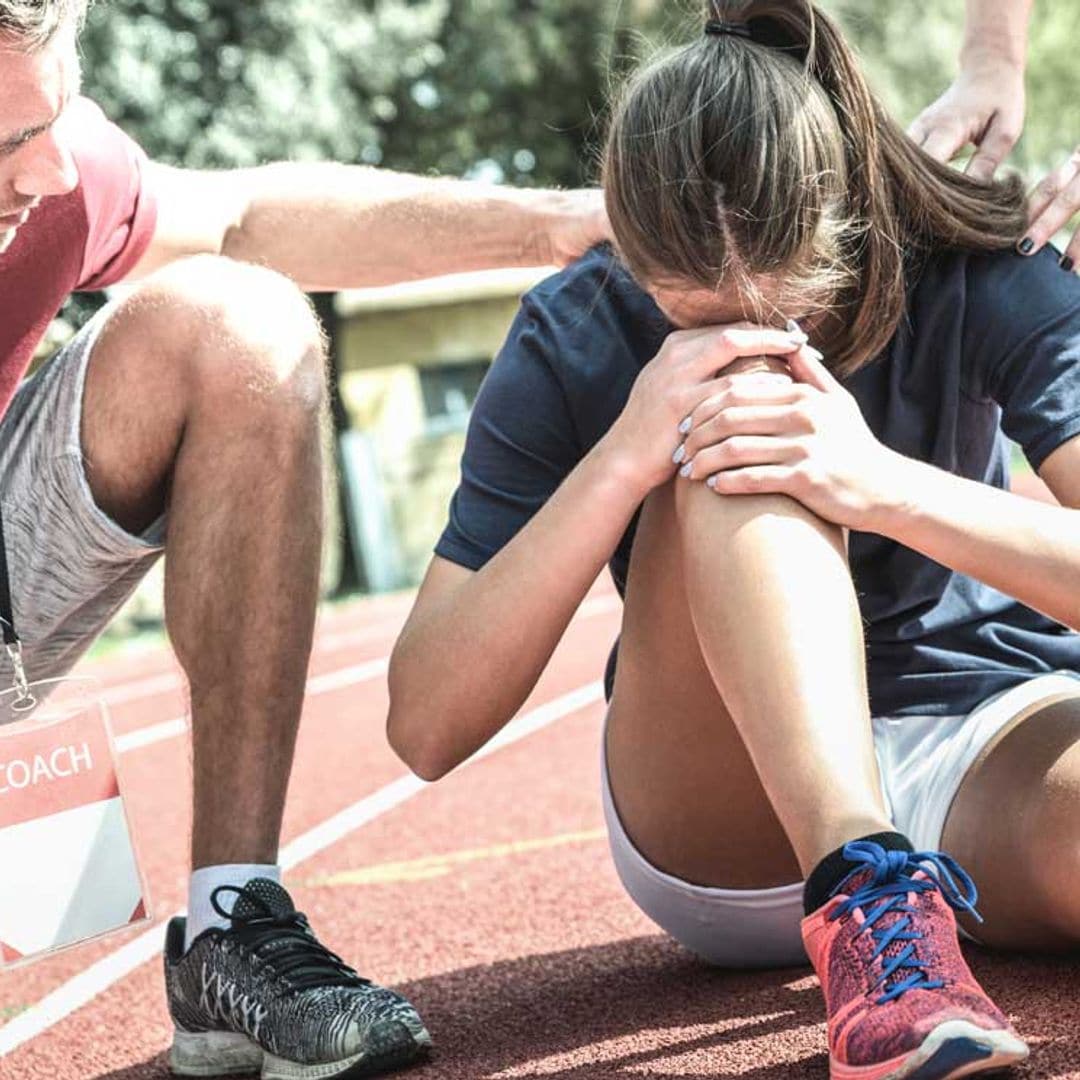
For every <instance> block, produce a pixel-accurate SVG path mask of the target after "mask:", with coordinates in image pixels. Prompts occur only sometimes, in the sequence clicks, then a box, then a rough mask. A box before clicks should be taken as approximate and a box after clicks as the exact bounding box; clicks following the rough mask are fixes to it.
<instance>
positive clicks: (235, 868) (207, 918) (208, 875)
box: [184, 863, 281, 950]
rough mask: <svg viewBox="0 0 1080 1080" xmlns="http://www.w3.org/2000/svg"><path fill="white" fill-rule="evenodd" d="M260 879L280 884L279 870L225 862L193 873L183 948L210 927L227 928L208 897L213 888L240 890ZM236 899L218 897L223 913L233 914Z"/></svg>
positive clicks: (229, 895)
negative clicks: (230, 912) (267, 879)
mask: <svg viewBox="0 0 1080 1080" xmlns="http://www.w3.org/2000/svg"><path fill="white" fill-rule="evenodd" d="M260 877H261V878H270V879H271V880H272V881H276V882H278V883H279V884H280V882H281V867H280V866H259V865H257V864H253V863H227V864H225V865H224V866H204V867H203V868H202V869H201V870H195V871H194V872H193V873H192V875H191V883H190V885H189V886H188V914H187V933H186V935H185V937H184V949H185V950H187V949H190V948H191V943H192V942H193V941H194V940H195V939H196V938H197V937H198V936H199V935H200V934H201V933H202V932H203V931H204V930H208V929H209V928H210V927H211V926H220V927H221V928H222V929H224V928H225V927H227V926H228V925H229V922H228V920H227V919H223V918H222V917H221V916H220V915H219V914H218V913H217V911H215V910H214V905H213V904H212V903H211V902H210V897H211V896H213V894H214V890H215V889H216V888H218V887H219V886H221V885H232V886H233V887H234V888H236V889H242V888H243V887H244V886H245V885H246V884H247V883H248V882H249V881H251V879H252V878H260ZM235 900H236V894H235V893H231V892H230V893H222V895H221V896H220V897H218V904H219V905H220V906H221V907H222V908H224V909H225V910H226V911H232V906H233V901H235Z"/></svg>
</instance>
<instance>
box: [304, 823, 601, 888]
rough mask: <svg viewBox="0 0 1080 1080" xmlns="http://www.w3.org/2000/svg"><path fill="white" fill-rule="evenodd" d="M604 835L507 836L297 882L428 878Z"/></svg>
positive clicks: (322, 884)
mask: <svg viewBox="0 0 1080 1080" xmlns="http://www.w3.org/2000/svg"><path fill="white" fill-rule="evenodd" d="M606 837H607V830H606V829H583V830H581V831H579V832H568V833H559V834H558V835H557V836H538V837H535V838H534V839H532V840H508V841H506V842H504V843H501V844H489V845H488V846H487V847H481V848H463V849H462V850H461V851H448V852H445V853H444V854H442V855H423V856H421V857H420V858H419V859H408V860H405V861H401V862H387V863H377V864H375V865H374V866H361V867H358V868H357V869H355V870H342V871H340V872H338V873H336V874H327V875H325V876H324V877H316V878H308V879H307V880H306V881H303V882H301V884H302V885H306V886H307V887H308V888H315V889H317V888H339V887H341V886H342V885H390V884H397V883H399V882H408V881H430V880H431V879H432V878H437V877H446V875H447V874H450V873H452V872H453V871H454V870H455V869H456V868H457V867H459V866H468V865H469V864H471V863H477V862H494V861H496V860H499V859H507V858H511V857H512V856H514V855H530V854H532V852H534V851H550V850H552V849H553V848H560V847H571V846H576V845H580V844H592V843H595V842H596V841H597V840H604V839H606Z"/></svg>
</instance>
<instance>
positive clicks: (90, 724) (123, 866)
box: [0, 644, 150, 969]
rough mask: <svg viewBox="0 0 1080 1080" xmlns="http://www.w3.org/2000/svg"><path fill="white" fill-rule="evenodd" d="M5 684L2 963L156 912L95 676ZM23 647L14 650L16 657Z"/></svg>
mask: <svg viewBox="0 0 1080 1080" xmlns="http://www.w3.org/2000/svg"><path fill="white" fill-rule="evenodd" d="M8 652H9V657H10V659H11V660H12V662H13V666H14V669H15V671H14V675H15V678H14V685H13V686H12V687H11V689H9V690H5V691H3V692H0V969H3V968H7V967H11V966H13V965H17V964H23V963H27V962H28V961H31V960H35V959H38V958H40V957H42V956H44V955H47V954H49V953H53V952H55V951H57V950H58V949H65V948H68V947H70V946H72V945H77V944H79V943H81V942H84V941H90V940H92V939H94V938H99V937H101V936H102V935H104V934H110V933H114V932H116V931H119V930H124V929H127V928H128V927H130V926H133V925H135V924H137V923H141V922H145V921H148V920H149V918H150V914H149V907H150V904H149V899H148V893H147V889H146V879H145V876H144V875H143V873H142V871H141V869H140V864H139V860H138V858H137V855H136V850H135V845H134V843H133V841H132V833H131V828H130V824H129V821H128V817H127V814H126V812H125V808H124V800H123V796H122V794H121V789H120V777H119V773H118V770H117V757H116V749H115V745H114V742H113V738H112V732H111V729H110V725H109V716H108V712H107V709H106V707H105V703H104V701H103V700H102V698H101V695H100V692H99V690H98V685H97V682H96V680H94V679H82V678H66V679H48V680H43V681H41V682H36V683H29V684H28V683H27V682H26V679H25V676H24V675H23V674H22V663H21V660H22V657H21V655H20V654H21V650H20V649H19V646H18V644H16V645H15V646H14V647H11V646H9V647H8ZM13 652H14V654H15V655H12V653H13Z"/></svg>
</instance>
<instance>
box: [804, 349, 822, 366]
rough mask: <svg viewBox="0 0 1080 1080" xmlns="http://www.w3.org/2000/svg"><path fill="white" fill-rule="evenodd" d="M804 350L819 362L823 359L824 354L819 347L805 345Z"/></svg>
mask: <svg viewBox="0 0 1080 1080" xmlns="http://www.w3.org/2000/svg"><path fill="white" fill-rule="evenodd" d="M806 351H807V352H808V353H809V354H810V355H811V356H812V357H813V358H814V359H815V360H817V361H818V362H819V363H820V362H821V361H822V360H824V359H825V354H824V353H823V352H822V351H821V350H820V349H815V348H814V347H813V345H807V346H806Z"/></svg>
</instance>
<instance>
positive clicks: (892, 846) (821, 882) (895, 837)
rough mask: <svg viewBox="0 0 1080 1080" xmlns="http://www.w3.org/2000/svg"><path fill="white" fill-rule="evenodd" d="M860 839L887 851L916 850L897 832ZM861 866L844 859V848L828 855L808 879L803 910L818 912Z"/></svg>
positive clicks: (807, 912) (876, 834)
mask: <svg viewBox="0 0 1080 1080" xmlns="http://www.w3.org/2000/svg"><path fill="white" fill-rule="evenodd" d="M859 839H860V840H868V841H870V842H871V843H874V844H880V845H881V847H883V848H884V849H885V850H886V851H914V850H915V849H914V848H913V847H912V846H911V841H910V840H909V839H908V838H907V837H906V836H904V835H903V834H902V833H897V832H883V833H874V835H873V836H861V837H859ZM859 865H860V864H859V863H853V862H850V861H849V860H847V859H845V858H844V849H843V848H837V850H836V851H834V852H832V853H831V854H830V855H826V856H825V858H824V859H822V860H821V862H819V863H818V864H817V866H816V867H814V870H813V872H812V873H811V874H810V876H809V877H808V878H807V879H806V886H805V887H804V888H803V910H804V911H805V912H806V914H807V915H809V914H810V913H811V912H812V911H817V909H818V908H819V907H821V905H822V904H824V903H825V901H826V900H828V899H829V897H830V896H831V895H832V893H833V891H834V890H835V889H836V886H837V885H839V884H840V882H841V881H843V880H844V878H846V877H847V876H848V874H850V873H851V871H852V870H854V869H855V868H856V867H858V866H859Z"/></svg>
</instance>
